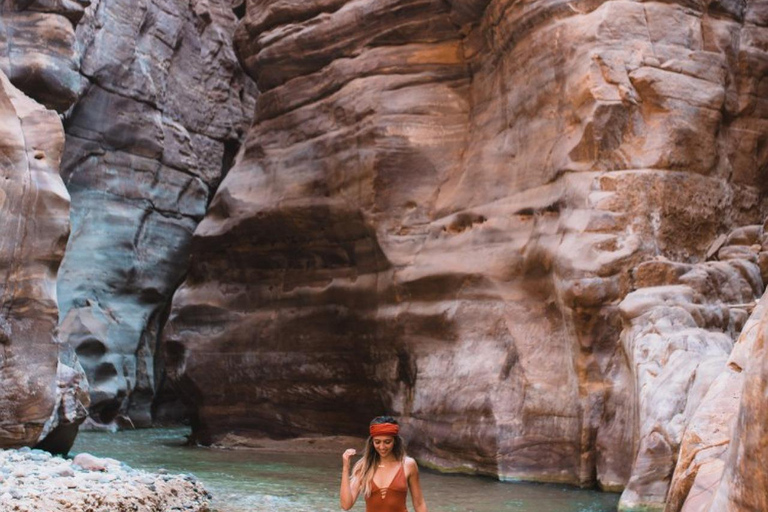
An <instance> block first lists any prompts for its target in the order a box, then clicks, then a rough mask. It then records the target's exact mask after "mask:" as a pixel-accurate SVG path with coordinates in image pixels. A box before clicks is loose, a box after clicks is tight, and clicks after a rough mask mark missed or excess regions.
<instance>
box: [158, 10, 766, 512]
mask: <svg viewBox="0 0 768 512" xmlns="http://www.w3.org/2000/svg"><path fill="white" fill-rule="evenodd" d="M766 16H768V11H766V10H765V9H764V8H763V7H761V4H759V3H747V4H746V5H742V4H729V3H717V4H705V3H696V2H694V3H691V2H686V3H685V4H684V5H683V4H682V3H680V4H678V3H674V2H672V3H655V2H648V3H635V2H625V1H610V2H602V3H597V2H588V1H582V2H544V1H533V2H527V3H519V2H512V1H506V0H498V1H491V2H489V1H483V0H474V1H471V0H466V1H458V0H457V1H453V2H443V1H437V0H424V1H414V0H410V1H409V0H397V1H395V0H388V1H381V0H379V1H375V2H374V1H370V0H327V1H322V2H313V3H306V2H298V1H291V0H278V1H266V0H262V1H254V2H249V3H248V9H247V15H246V18H245V20H244V22H243V23H242V24H241V26H240V28H239V29H238V33H237V36H236V42H237V48H238V51H239V56H240V60H241V62H242V63H243V65H244V66H245V67H246V69H247V70H248V72H249V73H250V75H251V76H252V77H253V78H254V79H255V80H256V81H257V83H258V85H259V88H260V90H261V93H262V94H261V96H260V97H259V99H258V103H257V112H256V118H255V121H254V124H253V126H252V127H251V129H250V131H249V132H248V135H247V139H246V143H245V146H244V152H243V153H242V155H240V157H239V159H238V160H237V162H236V165H235V167H234V168H233V169H232V171H231V172H230V173H229V174H228V175H227V177H226V179H225V180H224V181H223V183H222V185H221V187H220V188H219V190H218V191H217V193H216V195H215V197H214V199H213V201H212V203H211V207H210V209H209V210H208V212H207V214H206V217H205V219H204V220H203V222H202V223H201V224H200V225H199V226H198V228H197V231H196V233H195V237H194V239H193V242H192V251H193V262H192V266H191V269H190V273H189V275H188V277H187V279H186V280H185V282H184V284H183V285H182V287H181V288H180V289H179V290H178V291H177V293H176V294H175V296H174V302H173V309H172V311H171V315H170V318H169V323H168V327H167V330H166V342H167V345H166V358H167V360H168V362H169V365H170V368H169V371H171V372H172V373H173V375H174V376H175V377H176V378H177V379H178V381H179V382H180V383H181V384H182V386H183V387H184V389H185V390H186V393H187V394H188V396H190V397H192V400H194V402H195V403H196V404H197V415H198V418H197V419H198V423H197V425H196V429H195V432H196V435H197V436H198V439H200V440H202V441H204V442H209V441H216V440H218V439H221V437H222V436H224V435H225V434H226V433H227V432H236V433H238V434H243V435H252V436H257V435H265V434H266V435H271V436H285V435H297V434H301V433H304V432H321V433H334V434H343V433H352V434H361V433H364V430H365V423H366V421H367V419H368V417H369V416H373V415H376V414H380V413H381V411H383V410H386V411H388V412H391V413H394V414H396V415H398V416H399V417H400V418H401V419H402V420H403V424H404V426H405V431H406V435H407V437H408V438H409V440H410V449H411V451H412V452H413V453H415V454H416V455H418V456H419V458H420V459H421V460H422V461H424V462H425V463H427V464H433V465H436V466H440V467H443V468H451V469H457V470H464V471H471V472H480V473H486V474H491V475H495V476H499V477H501V478H526V479H534V480H548V481H562V482H570V483H577V484H582V485H590V484H593V483H598V484H599V485H600V486H602V487H603V488H607V489H621V488H623V487H624V485H625V484H627V482H630V481H632V480H631V477H634V476H637V475H644V474H645V473H644V471H645V470H646V469H647V468H646V465H647V463H648V462H653V463H655V462H656V461H657V460H661V459H663V462H664V464H665V465H664V468H665V470H664V471H666V472H667V473H666V474H664V475H651V476H650V477H649V478H648V479H646V478H645V477H644V476H641V477H639V478H640V479H641V480H642V481H641V482H640V481H638V482H637V483H636V484H633V485H635V487H634V488H635V489H638V491H637V492H638V496H639V498H638V499H637V500H635V501H636V502H638V503H640V502H642V501H643V500H644V499H645V498H644V497H647V496H650V497H651V498H649V500H646V501H649V502H650V501H653V500H655V499H656V498H657V497H659V496H662V495H663V494H664V493H665V489H666V486H668V485H669V478H670V477H671V472H672V471H673V469H674V463H675V460H674V456H670V454H671V453H673V452H674V448H673V447H672V446H671V445H670V446H669V447H668V448H665V447H664V443H667V444H669V442H668V441H666V440H664V439H657V437H658V436H656V435H655V434H654V433H653V432H652V431H651V430H652V429H651V428H650V427H651V425H655V424H657V423H658V424H663V425H664V428H665V429H667V431H666V434H663V435H661V437H662V438H664V437H665V436H666V437H670V436H671V437H673V438H674V439H675V443H678V444H679V443H680V438H681V436H682V432H683V427H684V420H686V419H688V418H690V417H691V415H692V414H693V409H694V404H695V403H697V402H699V401H700V400H701V397H702V396H703V395H704V394H705V393H706V389H707V385H708V383H710V382H711V381H712V380H713V379H714V378H715V377H716V375H717V373H718V371H719V370H720V369H721V368H722V365H723V364H724V363H725V360H726V359H727V357H728V352H729V351H730V347H731V345H732V342H733V338H732V337H733V336H734V335H735V334H736V333H737V332H738V330H739V328H740V326H741V325H743V323H744V321H745V320H746V312H745V311H744V309H743V308H739V307H736V305H738V304H737V303H738V302H742V301H750V300H753V299H754V297H755V296H758V295H759V294H760V293H762V286H763V283H762V279H761V271H760V269H762V268H763V267H764V266H765V264H764V261H763V260H764V258H763V257H762V256H759V254H758V252H759V251H758V252H754V251H751V249H749V246H747V249H746V252H745V250H744V249H743V247H742V248H738V247H737V245H738V244H730V245H729V248H728V249H727V250H724V251H723V253H722V254H719V259H720V260H723V261H721V262H713V263H706V264H703V265H704V266H703V267H696V268H695V269H694V267H693V266H692V265H693V264H695V263H699V262H704V261H705V260H706V259H708V258H710V257H712V256H713V255H712V254H708V253H709V249H710V248H711V246H712V243H713V242H714V241H715V240H716V239H717V237H718V236H719V235H721V234H723V233H727V232H728V231H729V230H730V229H731V228H733V227H735V226H742V225H750V224H757V223H759V222H762V220H763V218H764V215H765V213H766V212H765V207H766V201H765V179H764V172H765V168H766V158H768V155H767V154H766V153H765V150H764V147H766V146H765V141H766V137H768V124H767V121H766V118H768V111H767V110H766V105H767V104H766V103H765V95H764V94H763V92H764V91H763V90H762V88H763V85H762V84H763V83H764V78H765V76H766V70H768V55H767V54H766V53H765V51H764V49H765V44H766V41H768V30H767V29H766V28H765V27H766V25H768V23H767V22H768V18H766ZM734 247H736V248H734ZM739 247H740V246H739ZM729 251H730V252H729ZM736 259H738V260H740V261H742V262H741V263H739V262H737V261H733V262H730V263H726V262H725V260H736ZM665 260H666V261H668V262H670V263H669V264H668V265H667V264H663V265H662V267H664V268H666V269H667V270H665V272H666V271H669V272H673V273H674V272H677V270H676V269H675V265H674V264H673V263H674V262H680V263H681V264H682V265H683V266H685V269H684V271H683V272H681V273H680V274H675V275H674V278H675V279H677V278H679V277H680V276H681V275H685V274H686V273H687V272H689V271H691V272H692V274H691V275H690V276H689V278H690V280H691V281H690V282H683V283H677V287H676V288H674V289H671V290H667V291H664V292H663V293H661V291H658V290H657V292H659V293H657V292H649V291H647V290H646V291H639V292H637V293H638V295H635V296H633V298H631V299H629V300H630V301H632V300H639V299H640V298H641V296H642V294H649V293H650V294H651V295H652V297H651V298H650V299H649V301H650V302H649V307H647V308H646V307H639V306H637V305H636V306H637V307H631V308H630V307H629V305H630V303H629V302H624V303H622V300H624V299H625V297H627V295H628V294H630V292H632V291H633V290H636V289H638V288H644V287H651V286H656V285H655V284H651V283H649V282H641V281H638V279H639V278H638V274H637V272H635V271H637V270H638V269H640V268H641V265H642V264H643V263H645V262H650V261H665ZM758 260H759V261H758ZM744 261H745V262H747V263H743V262H744ZM761 262H762V263H761ZM665 265H666V267H665ZM755 269H757V270H755ZM762 274H763V275H764V274H765V272H764V269H763V272H762ZM670 279H671V278H670ZM721 279H722V280H723V282H726V283H729V286H732V287H733V289H730V288H729V289H728V290H725V291H723V292H722V295H721V294H718V293H714V292H712V290H709V289H702V288H701V287H702V286H704V287H706V286H710V285H715V286H717V285H719V284H721ZM673 281H674V279H673ZM658 284H667V285H669V284H673V283H670V282H669V280H668V281H664V282H663V283H658ZM667 292H669V294H671V295H670V298H669V300H667V299H666V298H664V297H663V296H662V295H663V294H664V293H667ZM734 301H735V302H734ZM620 303H621V304H622V305H620ZM653 304H656V305H658V306H659V307H667V308H669V309H672V310H674V311H675V315H677V316H678V317H679V318H677V317H676V320H675V322H671V321H670V322H667V320H665V319H664V318H660V317H659V318H652V317H653V315H654V314H656V313H654V312H653V311H654V310H655V306H653V307H651V306H652V305H653ZM659 312H662V311H661V310H659ZM664 314H666V313H664ZM657 316H664V315H657ZM640 318H642V319H643V320H642V322H640V323H637V324H636V323H635V320H636V319H640ZM666 323H673V324H677V325H670V326H668V327H669V330H668V331H665V332H667V334H669V336H668V337H667V338H665V340H666V341H665V342H664V345H663V346H660V347H658V349H659V352H658V354H656V355H657V356H658V357H659V358H660V359H659V360H653V361H648V365H649V366H648V368H649V369H650V366H654V365H655V366H657V367H658V368H657V369H658V370H659V371H660V372H661V373H659V374H657V375H656V376H654V379H653V381H654V382H655V381H658V383H657V384H651V383H650V381H648V380H645V377H642V376H641V375H640V373H635V372H636V368H634V367H632V366H630V364H631V363H630V361H631V360H630V359H628V358H627V356H628V355H630V356H632V357H633V358H635V359H634V360H636V362H638V363H639V364H641V366H642V365H643V364H644V363H642V361H641V359H642V358H644V357H646V355H644V354H643V347H645V346H647V345H648V344H647V343H646V341H647V342H648V343H651V342H652V341H653V340H652V339H651V338H648V339H647V340H646V341H643V340H644V339H645V336H646V334H647V335H649V336H650V334H651V333H650V332H648V333H644V332H643V329H645V328H646V327H643V326H653V327H652V328H651V330H653V329H662V328H667V326H666V325H665V324H666ZM641 324H642V325H641ZM678 327H679V328H680V330H677V329H678ZM673 328H674V329H673ZM622 330H624V333H623V334H622ZM673 330H674V332H673ZM677 351H682V353H680V354H678V355H675V353H676V352H677ZM648 357H650V355H649V356H648ZM688 357H692V358H693V360H691V361H689V360H688ZM641 369H642V368H641ZM678 370H679V371H678ZM654 371H655V370H654ZM665 372H666V373H665ZM665 375H666V377H665ZM661 383H664V385H663V386H662V385H661ZM636 386H641V387H643V389H639V390H638V392H637V393H636V392H635V391H636ZM668 388H669V389H674V390H675V394H674V398H670V399H669V400H666V399H665V400H662V401H661V402H658V401H656V400H655V399H654V398H653V397H654V393H662V390H663V389H668ZM654 389H656V391H654ZM688 395H691V396H694V398H693V399H692V400H691V402H690V409H688V408H687V406H686V403H687V397H688ZM636 408H637V409H638V410H641V411H642V412H641V414H642V417H637V416H636V415H635V413H634V411H635V409H636ZM675 422H677V423H675ZM672 444H674V443H672ZM657 448H659V449H658V450H657ZM638 449H639V452H640V454H641V455H640V456H639V457H636V454H637V452H638ZM662 452H663V453H662ZM657 454H660V455H658V457H657ZM665 454H666V455H665ZM633 461H634V462H635V464H634V469H633ZM659 482H661V483H659ZM641 484H642V485H641ZM646 484H647V485H646ZM640 495H642V496H640ZM628 496H629V495H628ZM662 500H663V498H662ZM625 504H626V505H627V507H628V508H631V507H632V506H633V505H632V504H631V503H630V500H626V501H625Z"/></svg>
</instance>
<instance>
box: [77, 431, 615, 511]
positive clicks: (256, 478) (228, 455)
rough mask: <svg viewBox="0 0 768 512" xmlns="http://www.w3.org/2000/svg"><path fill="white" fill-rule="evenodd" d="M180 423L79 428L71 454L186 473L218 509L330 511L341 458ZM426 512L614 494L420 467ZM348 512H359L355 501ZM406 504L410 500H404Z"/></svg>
mask: <svg viewBox="0 0 768 512" xmlns="http://www.w3.org/2000/svg"><path fill="white" fill-rule="evenodd" d="M187 432H188V431H187V430H185V429H150V430H134V431H124V432H119V433H116V434H110V433H102V432H82V433H80V434H79V436H78V438H77V442H76V443H75V446H74V447H73V449H72V454H73V455H74V454H77V453H80V452H88V453H91V454H93V455H97V456H101V457H113V458H115V459H118V460H121V461H123V462H125V463H126V464H128V465H129V466H131V467H134V468H136V469H145V470H148V471H157V470H158V469H159V468H165V469H167V470H168V471H170V472H172V473H192V474H194V475H195V476H196V477H197V478H199V479H200V480H201V481H202V482H203V483H204V484H205V486H206V488H207V489H208V490H209V491H210V492H211V493H212V494H213V495H214V507H215V508H216V510H218V511H220V512H262V511H264V512H289V511H290V512H310V511H311V512H331V511H333V512H336V511H339V510H341V509H340V508H339V505H338V490H339V482H340V470H341V458H340V456H337V455H328V454H286V453H265V452H254V451H244V450H242V451H236V450H216V449H210V448H199V447H189V446H184V442H185V435H186V434H187ZM421 482H422V487H423V489H424V495H425V498H426V500H427V505H428V506H429V510H430V512H512V511H515V512H609V511H615V510H616V505H617V503H618V495H616V494H605V493H598V492H594V491H583V490H579V489H574V488H570V487H565V486H558V485H543V484H523V483H514V484H513V483H501V482H497V481H495V480H492V479H490V478H480V477H470V476H463V475H442V474H439V473H435V472H431V471H427V470H422V471H421ZM352 510H356V511H360V512H362V511H363V510H365V504H364V502H363V501H362V500H358V503H357V504H356V505H355V507H354V508H353V509H352ZM409 510H412V509H411V505H410V503H409Z"/></svg>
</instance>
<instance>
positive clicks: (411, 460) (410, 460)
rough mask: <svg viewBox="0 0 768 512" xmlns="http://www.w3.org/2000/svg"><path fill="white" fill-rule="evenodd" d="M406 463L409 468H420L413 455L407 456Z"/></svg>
mask: <svg viewBox="0 0 768 512" xmlns="http://www.w3.org/2000/svg"><path fill="white" fill-rule="evenodd" d="M404 464H405V467H406V468H408V469H416V470H418V469H419V465H418V464H416V459H414V458H413V457H408V456H406V457H405V462H404Z"/></svg>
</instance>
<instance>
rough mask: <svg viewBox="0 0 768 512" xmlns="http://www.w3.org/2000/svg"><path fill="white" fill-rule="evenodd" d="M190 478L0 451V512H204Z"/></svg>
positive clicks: (206, 507)
mask: <svg viewBox="0 0 768 512" xmlns="http://www.w3.org/2000/svg"><path fill="white" fill-rule="evenodd" d="M210 498H211V495H210V494H209V493H208V492H207V491H206V490H205V488H204V487H203V485H202V484H201V483H200V482H198V481H197V480H196V479H195V478H194V477H193V476H191V475H168V474H155V473H148V472H145V471H139V470H135V469H132V468H130V467H128V466H126V465H125V464H123V463H121V462H119V461H116V460H114V459H102V458H98V457H94V456H92V455H89V454H86V453H83V454H79V455H77V456H76V457H75V458H74V459H73V460H68V459H63V458H61V457H54V456H52V455H51V454H49V453H47V452H44V451H40V450H31V449H29V448H22V449H20V450H0V512H40V511H45V512H58V511H66V512H129V511H130V512H164V511H189V512H210V510H211V509H210Z"/></svg>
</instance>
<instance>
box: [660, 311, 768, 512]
mask: <svg viewBox="0 0 768 512" xmlns="http://www.w3.org/2000/svg"><path fill="white" fill-rule="evenodd" d="M765 311H766V301H765V299H761V300H760V301H759V303H758V305H757V307H756V308H755V310H754V312H753V313H752V315H751V316H750V319H749V321H748V322H747V324H746V325H745V326H744V329H743V331H742V333H741V336H740V337H739V339H738V340H737V343H736V345H735V347H734V350H733V351H732V352H731V354H730V357H729V358H728V362H727V364H726V366H725V367H724V368H723V370H722V372H721V373H720V374H719V375H718V376H717V378H716V380H715V381H714V383H713V384H712V385H711V386H710V387H709V389H708V391H707V393H706V395H705V396H704V399H703V400H702V402H701V404H700V405H699V406H698V408H696V410H695V413H694V415H693V418H692V419H691V421H690V422H688V424H687V426H686V428H685V434H684V436H683V442H682V445H681V447H680V452H679V455H678V462H677V466H676V468H675V472H674V476H673V478H672V483H671V487H670V490H669V493H668V494H667V499H666V507H665V510H666V511H668V512H677V511H679V510H683V511H686V512H693V511H706V510H711V509H710V506H711V504H712V500H713V498H714V494H715V492H716V491H717V488H718V484H719V482H721V481H722V480H723V472H724V469H725V465H726V462H727V461H728V453H729V450H730V448H729V447H730V446H731V441H732V440H734V439H738V438H737V437H735V436H734V428H735V424H736V421H737V418H738V413H739V404H740V402H741V401H742V389H743V388H744V378H745V374H746V373H747V372H745V369H747V368H748V367H749V366H750V364H751V363H750V362H751V361H757V362H759V361H760V360H761V359H760V358H761V354H760V353H759V339H760V337H761V336H762V334H761V322H762V321H763V317H764V315H765ZM758 364H759V363H758ZM753 406H754V404H753ZM758 408H759V406H758ZM755 425H756V424H755ZM737 442H738V441H737ZM756 453H758V454H759V453H760V452H759V450H758V451H757V452H756ZM763 489H765V486H764V487H763ZM753 491H756V492H761V491H760V487H759V486H756V487H754V488H753ZM763 494H764V492H763ZM712 510H718V509H712ZM757 510H759V508H758V509H757Z"/></svg>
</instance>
